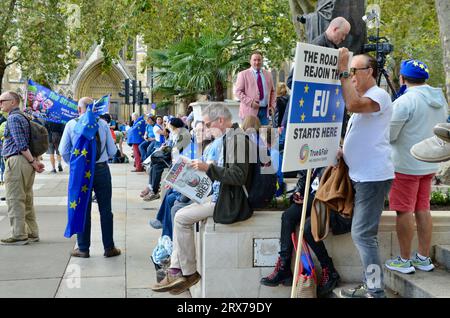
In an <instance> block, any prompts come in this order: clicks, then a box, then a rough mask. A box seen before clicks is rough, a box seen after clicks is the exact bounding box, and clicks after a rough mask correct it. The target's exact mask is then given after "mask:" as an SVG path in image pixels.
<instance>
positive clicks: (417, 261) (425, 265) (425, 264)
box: [411, 253, 434, 272]
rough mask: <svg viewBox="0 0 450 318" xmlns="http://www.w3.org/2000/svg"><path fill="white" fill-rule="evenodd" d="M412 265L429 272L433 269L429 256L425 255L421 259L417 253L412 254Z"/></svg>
mask: <svg viewBox="0 0 450 318" xmlns="http://www.w3.org/2000/svg"><path fill="white" fill-rule="evenodd" d="M411 263H412V266H414V267H415V268H417V269H420V270H421V271H425V272H431V271H432V270H433V269H434V265H433V262H432V261H431V258H429V257H427V258H426V259H425V260H423V259H421V258H420V257H419V255H417V253H416V255H414V258H413V259H412V260H411Z"/></svg>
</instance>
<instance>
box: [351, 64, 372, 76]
mask: <svg viewBox="0 0 450 318" xmlns="http://www.w3.org/2000/svg"><path fill="white" fill-rule="evenodd" d="M369 68H371V67H370V66H367V67H350V75H351V76H353V75H356V71H361V70H367V69H369Z"/></svg>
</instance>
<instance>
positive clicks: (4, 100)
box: [0, 99, 12, 105]
mask: <svg viewBox="0 0 450 318" xmlns="http://www.w3.org/2000/svg"><path fill="white" fill-rule="evenodd" d="M10 100H12V99H2V100H0V105H1V104H3V102H7V101H10Z"/></svg>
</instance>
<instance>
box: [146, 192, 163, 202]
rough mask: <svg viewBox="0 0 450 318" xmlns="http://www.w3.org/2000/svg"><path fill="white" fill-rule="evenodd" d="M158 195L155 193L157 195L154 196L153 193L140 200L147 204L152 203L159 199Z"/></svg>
mask: <svg viewBox="0 0 450 318" xmlns="http://www.w3.org/2000/svg"><path fill="white" fill-rule="evenodd" d="M159 197H160V196H159V193H157V194H154V193H153V192H150V193H149V194H147V195H146V196H144V197H143V198H142V199H143V200H144V201H147V202H149V201H153V200H156V199H159Z"/></svg>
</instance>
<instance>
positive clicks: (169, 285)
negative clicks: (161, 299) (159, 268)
mask: <svg viewBox="0 0 450 318" xmlns="http://www.w3.org/2000/svg"><path fill="white" fill-rule="evenodd" d="M185 282H186V277H184V276H183V275H182V273H181V271H179V272H178V273H177V274H171V272H170V270H167V271H166V276H165V277H164V278H163V279H162V280H161V281H160V282H159V283H156V284H155V285H154V286H153V287H152V290H153V291H155V292H161V293H162V292H167V291H169V290H172V289H175V288H181V287H183V284H184V283H185Z"/></svg>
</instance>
